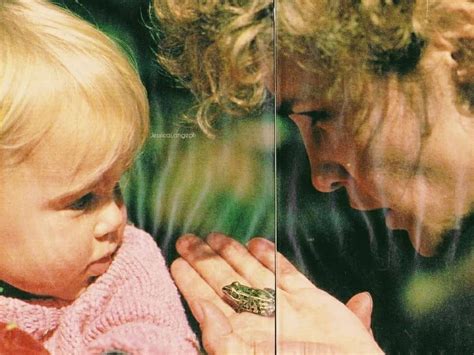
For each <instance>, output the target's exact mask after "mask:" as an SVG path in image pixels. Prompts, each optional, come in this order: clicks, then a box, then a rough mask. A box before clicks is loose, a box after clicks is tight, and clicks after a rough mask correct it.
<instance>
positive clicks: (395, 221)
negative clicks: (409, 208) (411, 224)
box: [384, 208, 407, 229]
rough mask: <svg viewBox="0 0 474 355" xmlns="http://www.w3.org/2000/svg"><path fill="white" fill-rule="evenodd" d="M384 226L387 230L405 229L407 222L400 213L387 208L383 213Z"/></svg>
mask: <svg viewBox="0 0 474 355" xmlns="http://www.w3.org/2000/svg"><path fill="white" fill-rule="evenodd" d="M384 215H385V224H386V226H387V228H389V229H407V223H406V222H407V221H406V218H404V217H403V216H402V215H401V214H400V213H397V212H395V211H394V210H392V209H390V208H388V209H387V210H385V211H384Z"/></svg>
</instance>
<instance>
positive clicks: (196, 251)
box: [176, 234, 249, 296]
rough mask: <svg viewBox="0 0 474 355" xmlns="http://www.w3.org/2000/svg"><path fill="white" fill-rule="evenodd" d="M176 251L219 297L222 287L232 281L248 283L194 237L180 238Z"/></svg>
mask: <svg viewBox="0 0 474 355" xmlns="http://www.w3.org/2000/svg"><path fill="white" fill-rule="evenodd" d="M176 249H177V251H178V253H179V254H180V255H181V256H182V257H183V259H185V260H186V261H187V262H188V263H189V264H190V265H191V266H192V268H193V269H194V270H196V272H197V273H198V274H199V275H200V276H201V277H202V278H203V279H204V280H205V281H206V282H207V283H208V284H209V285H210V286H211V287H212V288H213V289H214V291H215V292H216V293H217V294H218V295H219V296H222V295H223V294H222V287H223V286H225V285H228V284H230V283H232V282H233V281H238V282H240V283H242V284H248V283H249V282H248V281H247V280H245V279H244V278H243V277H242V276H241V275H240V274H239V273H238V272H236V271H235V270H234V269H233V268H232V267H231V266H230V265H229V264H228V263H227V261H226V260H224V259H223V258H222V257H220V256H219V255H218V254H217V253H216V252H215V251H214V250H212V248H211V247H210V246H209V245H208V244H207V243H205V242H204V241H203V240H202V239H200V238H198V237H196V236H194V235H191V234H187V235H184V236H182V237H180V238H179V239H178V241H177V242H176Z"/></svg>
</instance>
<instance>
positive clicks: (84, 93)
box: [0, 0, 148, 174]
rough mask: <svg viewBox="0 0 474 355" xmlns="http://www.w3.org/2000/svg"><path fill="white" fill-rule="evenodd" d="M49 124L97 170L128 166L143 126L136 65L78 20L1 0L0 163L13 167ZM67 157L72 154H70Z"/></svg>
mask: <svg viewBox="0 0 474 355" xmlns="http://www.w3.org/2000/svg"><path fill="white" fill-rule="evenodd" d="M53 128H54V129H55V131H56V132H57V131H58V129H59V130H60V131H61V132H65V134H67V135H68V136H67V139H68V143H67V144H68V145H69V144H70V145H71V146H73V147H74V149H77V150H78V151H79V153H80V154H79V155H78V156H82V158H80V159H79V161H77V168H79V167H80V164H81V159H82V160H85V159H87V155H89V154H91V153H92V154H95V156H99V157H100V158H101V161H103V164H102V166H101V167H98V170H97V172H96V173H97V174H101V173H103V172H104V171H105V170H107V169H109V168H110V167H111V166H112V165H114V164H116V163H117V162H120V164H123V166H124V167H125V166H128V165H129V164H130V163H131V162H132V160H133V156H134V155H135V153H136V151H137V150H138V149H139V147H140V146H141V144H142V143H143V141H144V139H145V137H146V134H147V130H148V103H147V97H146V93H145V89H144V87H143V85H142V84H141V82H140V79H139V77H138V75H137V73H136V71H135V69H134V68H133V67H132V66H131V65H130V63H129V62H128V60H127V58H126V57H125V56H124V55H123V54H122V53H121V51H120V50H119V49H118V48H117V46H116V45H115V44H114V43H113V42H112V41H111V40H110V39H108V38H107V37H106V36H105V35H103V34H102V33H101V32H100V31H98V30H96V29H95V28H93V26H91V25H89V24H88V23H86V22H85V21H83V20H81V19H79V18H77V17H75V16H74V15H72V14H70V13H69V12H67V11H66V10H63V9H61V8H59V7H57V6H55V5H52V4H49V3H47V2H46V1H42V0H1V1H0V163H1V165H2V166H3V167H7V166H14V165H15V164H18V163H20V162H22V161H24V160H26V159H27V158H28V157H29V156H30V155H31V154H32V153H34V148H35V147H36V146H37V145H38V144H40V143H41V142H42V141H44V140H47V139H48V133H49V132H51V131H52V130H53ZM71 158H73V157H71Z"/></svg>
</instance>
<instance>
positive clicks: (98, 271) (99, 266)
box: [88, 255, 112, 276]
mask: <svg viewBox="0 0 474 355" xmlns="http://www.w3.org/2000/svg"><path fill="white" fill-rule="evenodd" d="M110 264H112V255H107V256H105V257H103V258H101V259H99V260H97V261H94V262H93V263H91V264H90V265H89V268H88V269H89V270H88V271H89V273H90V274H91V276H100V275H102V274H104V273H105V272H106V271H107V269H108V268H109V266H110Z"/></svg>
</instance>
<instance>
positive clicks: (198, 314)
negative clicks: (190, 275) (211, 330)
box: [189, 300, 204, 323]
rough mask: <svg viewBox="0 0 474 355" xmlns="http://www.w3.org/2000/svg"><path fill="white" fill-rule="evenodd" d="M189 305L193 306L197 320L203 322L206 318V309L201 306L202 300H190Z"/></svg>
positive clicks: (192, 310) (193, 312) (192, 309)
mask: <svg viewBox="0 0 474 355" xmlns="http://www.w3.org/2000/svg"><path fill="white" fill-rule="evenodd" d="M189 307H190V308H191V312H192V314H193V316H194V318H196V320H197V321H198V322H199V323H201V322H202V321H203V320H204V311H203V309H202V306H201V302H199V301H198V300H192V301H190V302H189Z"/></svg>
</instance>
